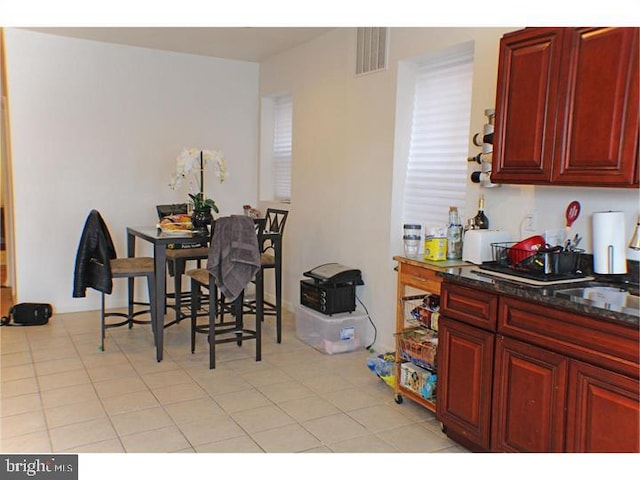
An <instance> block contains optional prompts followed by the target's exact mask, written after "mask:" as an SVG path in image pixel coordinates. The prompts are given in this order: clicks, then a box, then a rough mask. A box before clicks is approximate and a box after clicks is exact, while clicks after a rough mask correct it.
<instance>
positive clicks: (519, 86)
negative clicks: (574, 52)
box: [491, 28, 565, 184]
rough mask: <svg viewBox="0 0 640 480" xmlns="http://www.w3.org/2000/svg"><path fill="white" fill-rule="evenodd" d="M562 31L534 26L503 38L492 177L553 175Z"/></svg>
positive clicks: (545, 179)
mask: <svg viewBox="0 0 640 480" xmlns="http://www.w3.org/2000/svg"><path fill="white" fill-rule="evenodd" d="M564 34H565V29H562V28H532V29H525V30H522V31H519V32H516V33H513V34H508V35H505V36H504V37H503V38H502V39H501V41H500V56H499V61H498V84H497V93H496V121H495V134H494V153H493V163H492V174H491V181H492V182H495V183H524V184H531V183H537V184H541V183H549V181H550V180H551V167H552V157H553V148H554V135H553V131H554V129H555V120H556V109H557V108H558V106H559V105H558V101H557V96H558V77H559V73H560V64H561V54H562V43H563V36H564Z"/></svg>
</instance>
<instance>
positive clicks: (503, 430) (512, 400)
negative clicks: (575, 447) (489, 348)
mask: <svg viewBox="0 0 640 480" xmlns="http://www.w3.org/2000/svg"><path fill="white" fill-rule="evenodd" d="M495 358H496V362H495V375H494V388H493V391H494V393H493V419H492V435H491V437H492V438H491V444H492V445H491V449H492V450H493V451H496V452H549V453H556V452H562V451H564V430H565V406H566V393H567V372H568V365H569V359H568V358H566V357H564V356H562V355H558V354H555V353H553V352H549V351H548V350H544V349H542V348H538V347H534V346H531V345H527V344H526V343H523V342H519V341H517V340H513V339H510V338H505V337H503V336H501V335H498V336H497V340H496V357H495Z"/></svg>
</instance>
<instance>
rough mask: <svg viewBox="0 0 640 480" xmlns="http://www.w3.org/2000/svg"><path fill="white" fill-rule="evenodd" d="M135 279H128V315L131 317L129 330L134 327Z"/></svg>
mask: <svg viewBox="0 0 640 480" xmlns="http://www.w3.org/2000/svg"><path fill="white" fill-rule="evenodd" d="M134 280H135V279H134V278H133V277H131V278H127V292H128V299H127V307H128V310H127V313H128V315H129V328H132V327H133V296H134V291H133V289H134Z"/></svg>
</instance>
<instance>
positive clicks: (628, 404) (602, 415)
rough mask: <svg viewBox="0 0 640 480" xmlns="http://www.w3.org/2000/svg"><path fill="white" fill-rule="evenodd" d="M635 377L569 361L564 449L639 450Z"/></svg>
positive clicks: (591, 450) (639, 409) (638, 408)
mask: <svg viewBox="0 0 640 480" xmlns="http://www.w3.org/2000/svg"><path fill="white" fill-rule="evenodd" d="M639 391H640V390H639V383H638V380H635V379H631V378H629V377H625V376H623V375H619V374H616V373H611V372H610V371H607V370H604V369H602V368H598V367H594V366H592V365H589V364H586V363H582V362H578V361H572V362H571V367H570V374H569V399H568V415H569V416H568V419H567V451H568V452H613V453H615V452H636V453H637V452H640V407H639V403H638V392H639Z"/></svg>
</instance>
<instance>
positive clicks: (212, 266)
mask: <svg viewBox="0 0 640 480" xmlns="http://www.w3.org/2000/svg"><path fill="white" fill-rule="evenodd" d="M207 270H208V271H209V273H210V274H211V275H212V276H213V278H214V280H215V282H216V285H217V286H218V288H219V289H220V291H221V292H222V293H223V295H224V296H225V297H226V298H227V299H228V300H229V301H232V300H235V299H236V297H237V296H238V295H240V293H241V292H242V290H244V288H245V287H246V286H247V285H248V284H249V282H250V281H251V279H252V278H253V277H254V275H255V274H256V273H257V272H258V271H259V270H260V251H259V249H258V236H257V234H256V230H255V226H254V222H253V220H252V219H251V218H249V217H247V216H245V215H231V216H230V217H222V218H219V219H217V220H216V222H215V229H214V232H213V238H212V239H211V247H210V249H209V257H208V259H207Z"/></svg>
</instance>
